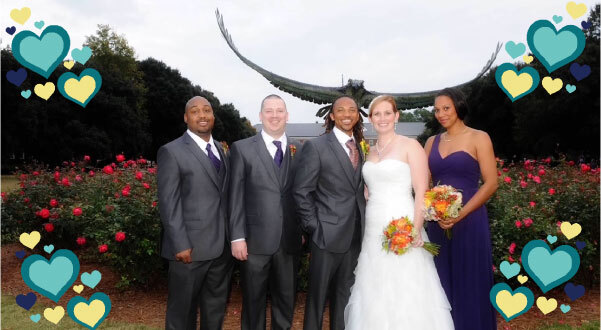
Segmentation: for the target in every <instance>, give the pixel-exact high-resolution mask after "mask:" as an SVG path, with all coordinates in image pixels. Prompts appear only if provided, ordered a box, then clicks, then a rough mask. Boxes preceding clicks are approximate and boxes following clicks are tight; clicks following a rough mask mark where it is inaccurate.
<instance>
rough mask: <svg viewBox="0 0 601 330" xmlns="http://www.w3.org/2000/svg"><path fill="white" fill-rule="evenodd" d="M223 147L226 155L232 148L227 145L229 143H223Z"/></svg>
mask: <svg viewBox="0 0 601 330" xmlns="http://www.w3.org/2000/svg"><path fill="white" fill-rule="evenodd" d="M221 147H222V148H223V153H226V154H227V152H228V151H229V150H230V146H228V145H227V142H225V141H221Z"/></svg>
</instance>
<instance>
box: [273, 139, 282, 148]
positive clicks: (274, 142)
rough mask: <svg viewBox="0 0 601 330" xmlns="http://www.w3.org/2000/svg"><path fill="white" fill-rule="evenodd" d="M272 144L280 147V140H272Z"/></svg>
mask: <svg viewBox="0 0 601 330" xmlns="http://www.w3.org/2000/svg"><path fill="white" fill-rule="evenodd" d="M273 144H275V146H276V147H278V149H280V148H282V141H276V140H274V141H273Z"/></svg>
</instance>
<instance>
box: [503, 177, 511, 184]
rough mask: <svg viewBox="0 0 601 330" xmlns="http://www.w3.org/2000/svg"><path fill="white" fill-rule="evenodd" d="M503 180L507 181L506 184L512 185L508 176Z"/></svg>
mask: <svg viewBox="0 0 601 330" xmlns="http://www.w3.org/2000/svg"><path fill="white" fill-rule="evenodd" d="M503 180H504V181H505V183H511V178H510V177H508V176H506V177H505V179H503Z"/></svg>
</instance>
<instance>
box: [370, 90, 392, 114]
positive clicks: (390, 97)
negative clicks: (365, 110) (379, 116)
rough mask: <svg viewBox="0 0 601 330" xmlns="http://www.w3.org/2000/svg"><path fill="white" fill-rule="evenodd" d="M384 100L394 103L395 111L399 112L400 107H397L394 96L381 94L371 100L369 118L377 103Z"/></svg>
mask: <svg viewBox="0 0 601 330" xmlns="http://www.w3.org/2000/svg"><path fill="white" fill-rule="evenodd" d="M382 102H388V103H390V105H392V111H394V112H395V113H397V112H399V109H397V108H396V101H395V100H394V97H392V96H390V95H380V96H378V97H376V98H374V99H373V100H371V103H370V104H369V115H368V117H369V118H371V113H372V112H373V110H374V108H375V107H376V105H378V104H380V103H382Z"/></svg>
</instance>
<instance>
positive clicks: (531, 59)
mask: <svg viewBox="0 0 601 330" xmlns="http://www.w3.org/2000/svg"><path fill="white" fill-rule="evenodd" d="M532 61H534V57H533V56H530V55H524V63H526V64H530V63H532Z"/></svg>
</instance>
